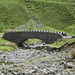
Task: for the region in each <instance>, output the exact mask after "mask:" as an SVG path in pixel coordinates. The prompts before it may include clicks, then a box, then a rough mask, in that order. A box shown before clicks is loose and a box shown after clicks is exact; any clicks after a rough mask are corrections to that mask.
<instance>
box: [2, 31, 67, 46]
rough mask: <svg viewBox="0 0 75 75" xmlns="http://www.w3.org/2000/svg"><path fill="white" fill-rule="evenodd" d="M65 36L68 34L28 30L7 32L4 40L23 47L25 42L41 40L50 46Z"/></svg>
mask: <svg viewBox="0 0 75 75" xmlns="http://www.w3.org/2000/svg"><path fill="white" fill-rule="evenodd" d="M63 36H67V34H66V33H64V32H53V31H40V30H27V31H13V32H7V33H5V34H4V35H3V38H4V39H6V40H9V41H13V42H15V43H16V44H17V45H18V46H21V44H22V43H23V42H24V41H26V40H28V39H30V38H36V39H40V40H43V41H44V42H45V43H47V44H48V43H54V42H55V41H57V40H58V39H62V37H63Z"/></svg>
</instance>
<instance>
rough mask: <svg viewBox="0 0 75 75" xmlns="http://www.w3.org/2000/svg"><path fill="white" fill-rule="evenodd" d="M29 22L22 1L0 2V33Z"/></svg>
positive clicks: (3, 0) (7, 0)
mask: <svg viewBox="0 0 75 75" xmlns="http://www.w3.org/2000/svg"><path fill="white" fill-rule="evenodd" d="M29 20H30V16H29V14H28V11H27V9H26V6H25V5H24V3H23V1H20V0H15V1H12V0H0V31H2V30H3V29H7V28H15V27H16V26H19V25H24V24H26V23H27V22H29ZM1 29H2V30H1Z"/></svg>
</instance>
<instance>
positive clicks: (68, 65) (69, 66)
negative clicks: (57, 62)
mask: <svg viewBox="0 0 75 75" xmlns="http://www.w3.org/2000/svg"><path fill="white" fill-rule="evenodd" d="M66 67H68V68H73V67H74V64H73V63H71V62H68V63H67V64H66Z"/></svg>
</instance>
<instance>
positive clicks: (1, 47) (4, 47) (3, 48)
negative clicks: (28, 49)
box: [0, 37, 16, 52]
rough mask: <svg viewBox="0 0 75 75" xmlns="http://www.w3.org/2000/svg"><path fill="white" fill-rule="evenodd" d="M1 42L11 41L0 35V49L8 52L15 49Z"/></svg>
mask: <svg viewBox="0 0 75 75" xmlns="http://www.w3.org/2000/svg"><path fill="white" fill-rule="evenodd" d="M3 43H11V42H10V41H7V40H5V39H3V38H1V37H0V51H8V52H10V51H12V50H16V48H14V47H12V46H3Z"/></svg>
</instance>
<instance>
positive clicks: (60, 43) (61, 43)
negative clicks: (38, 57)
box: [49, 41, 66, 48]
mask: <svg viewBox="0 0 75 75" xmlns="http://www.w3.org/2000/svg"><path fill="white" fill-rule="evenodd" d="M65 43H66V42H62V41H61V42H59V43H58V44H57V45H56V44H55V43H53V44H49V45H50V46H52V47H56V48H60V47H61V46H62V45H64V44H65Z"/></svg>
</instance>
